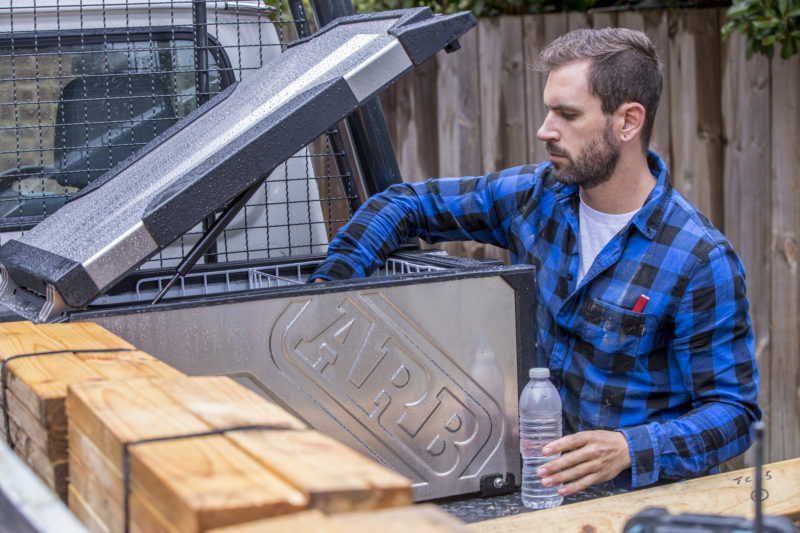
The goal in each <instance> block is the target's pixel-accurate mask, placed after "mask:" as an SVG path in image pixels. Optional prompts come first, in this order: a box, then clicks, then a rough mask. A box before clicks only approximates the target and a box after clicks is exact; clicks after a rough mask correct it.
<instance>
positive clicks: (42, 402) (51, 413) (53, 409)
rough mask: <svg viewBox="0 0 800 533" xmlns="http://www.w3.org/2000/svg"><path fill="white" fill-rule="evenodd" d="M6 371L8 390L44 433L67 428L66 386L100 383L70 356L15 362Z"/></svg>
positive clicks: (87, 368)
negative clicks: (34, 418) (79, 383)
mask: <svg viewBox="0 0 800 533" xmlns="http://www.w3.org/2000/svg"><path fill="white" fill-rule="evenodd" d="M6 368H7V370H6V386H7V388H8V390H9V391H10V392H12V393H13V394H14V395H15V396H16V397H17V398H18V399H19V401H20V403H21V404H22V405H24V406H26V407H27V408H28V409H30V410H31V411H33V412H34V413H35V417H36V419H37V422H38V423H39V424H41V425H42V427H43V428H44V429H64V428H66V426H67V419H66V414H65V413H64V396H65V395H66V392H67V383H69V382H80V381H88V380H91V379H102V376H100V374H98V373H97V372H95V371H94V370H92V369H91V368H90V367H88V366H86V365H84V364H83V363H82V362H81V361H80V360H78V359H77V358H75V356H74V355H73V354H72V353H71V352H68V353H64V354H54V355H46V356H40V357H25V358H22V359H15V360H13V361H10V362H9V363H8V365H7V367H6Z"/></svg>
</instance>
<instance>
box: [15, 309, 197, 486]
mask: <svg viewBox="0 0 800 533" xmlns="http://www.w3.org/2000/svg"><path fill="white" fill-rule="evenodd" d="M0 365H2V372H0V374H2V376H1V378H0V379H2V384H0V386H2V398H3V401H2V406H0V408H2V411H3V413H2V420H1V421H0V436H2V438H3V440H5V441H6V442H8V444H9V446H10V447H12V448H13V449H14V451H15V452H16V453H17V455H19V456H20V457H21V458H22V459H23V460H24V461H26V462H27V464H28V465H29V466H30V467H31V469H32V470H33V471H34V472H36V474H38V475H39V477H41V478H42V479H43V480H44V481H45V483H47V484H48V485H49V486H50V487H51V488H52V489H53V490H54V492H55V493H56V494H58V495H59V496H60V497H61V498H62V499H64V500H65V501H66V494H67V480H68V461H67V456H68V454H67V417H66V413H65V408H64V402H65V397H66V392H67V385H68V384H70V383H81V382H87V381H99V380H111V379H113V380H116V379H125V378H134V377H138V378H144V377H170V376H172V377H177V376H181V375H182V374H181V373H180V372H178V371H177V370H175V369H173V368H172V367H170V366H168V365H166V364H164V363H162V362H161V361H158V360H157V359H155V358H153V357H152V356H150V355H148V354H146V353H144V352H140V351H137V350H136V348H135V347H133V346H132V345H130V344H129V343H127V342H125V341H124V340H122V339H120V338H119V337H117V336H116V335H114V334H112V333H110V332H108V331H107V330H105V329H103V328H102V327H100V326H98V325H97V324H94V323H91V322H86V323H74V324H47V325H34V324H33V323H31V322H11V323H5V324H0Z"/></svg>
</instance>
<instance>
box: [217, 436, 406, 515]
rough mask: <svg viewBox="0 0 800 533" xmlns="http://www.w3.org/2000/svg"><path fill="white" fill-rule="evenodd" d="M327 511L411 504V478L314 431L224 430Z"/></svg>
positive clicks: (310, 502)
mask: <svg viewBox="0 0 800 533" xmlns="http://www.w3.org/2000/svg"><path fill="white" fill-rule="evenodd" d="M226 435H227V436H228V438H230V439H231V440H232V441H233V442H235V443H236V444H238V445H239V446H240V447H241V448H242V449H243V450H245V451H247V452H248V453H249V454H250V455H251V456H252V457H254V458H255V459H257V460H258V461H259V462H261V463H262V464H263V465H265V466H267V467H268V468H270V469H271V470H272V471H273V472H275V473H277V474H278V475H279V476H281V477H282V478H283V479H285V480H286V481H288V482H289V483H291V484H292V485H293V486H294V487H296V488H297V489H299V490H301V491H302V492H303V493H304V494H305V495H307V497H308V501H309V507H313V508H317V509H320V510H322V511H324V512H326V513H337V512H346V511H356V510H363V509H376V508H381V507H394V506H401V505H410V504H411V503H412V501H413V494H412V490H411V482H410V481H409V480H408V479H406V478H405V477H403V476H401V475H399V474H397V473H395V472H392V471H391V470H389V469H388V468H386V467H384V466H381V465H379V464H378V463H376V462H374V461H372V460H371V459H367V458H366V457H364V456H362V455H360V454H359V453H357V452H355V451H354V450H352V449H350V448H348V447H347V446H345V445H344V444H341V443H339V442H337V441H335V440H333V439H332V438H330V437H327V436H325V435H322V434H321V433H318V432H316V431H246V432H243V431H236V432H230V433H227V434H226Z"/></svg>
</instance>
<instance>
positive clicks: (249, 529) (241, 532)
mask: <svg viewBox="0 0 800 533" xmlns="http://www.w3.org/2000/svg"><path fill="white" fill-rule="evenodd" d="M286 531H297V532H300V531H302V532H303V533H348V530H347V529H344V528H342V527H340V526H339V525H337V524H336V523H335V522H334V521H333V519H332V517H330V516H328V515H326V514H325V513H323V512H322V511H320V510H318V509H310V510H308V511H303V512H300V513H294V514H291V515H288V516H279V517H276V518H267V519H265V520H257V521H255V522H248V523H246V524H239V525H235V526H229V527H222V528H216V529H212V530H210V531H209V532H208V533H285V532H286Z"/></svg>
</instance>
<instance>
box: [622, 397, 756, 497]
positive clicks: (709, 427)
mask: <svg viewBox="0 0 800 533" xmlns="http://www.w3.org/2000/svg"><path fill="white" fill-rule="evenodd" d="M755 420H756V416H755V414H754V413H753V411H751V410H750V409H747V408H746V407H743V406H741V405H739V406H734V405H732V404H724V403H719V402H715V403H707V404H704V405H703V406H701V407H699V408H698V409H696V410H694V411H692V412H691V413H689V414H687V415H685V416H682V417H680V418H677V419H675V420H671V421H669V422H661V423H658V422H654V423H650V424H646V425H641V426H636V427H631V428H624V429H621V430H620V432H621V433H623V434H624V435H625V438H626V439H627V441H628V447H629V448H630V455H631V472H632V480H631V481H632V485H633V487H634V488H636V487H643V486H647V485H650V484H652V483H655V482H656V481H658V480H659V479H685V478H690V477H696V476H697V475H699V474H702V473H705V472H708V471H709V470H711V469H712V468H713V467H715V466H717V465H719V464H720V463H722V462H724V461H727V460H728V459H731V458H733V457H736V456H737V455H739V454H741V453H743V452H744V451H745V450H747V448H748V447H749V446H750V442H751V437H750V431H749V428H750V425H751V424H752V423H753V422H754V421H755Z"/></svg>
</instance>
